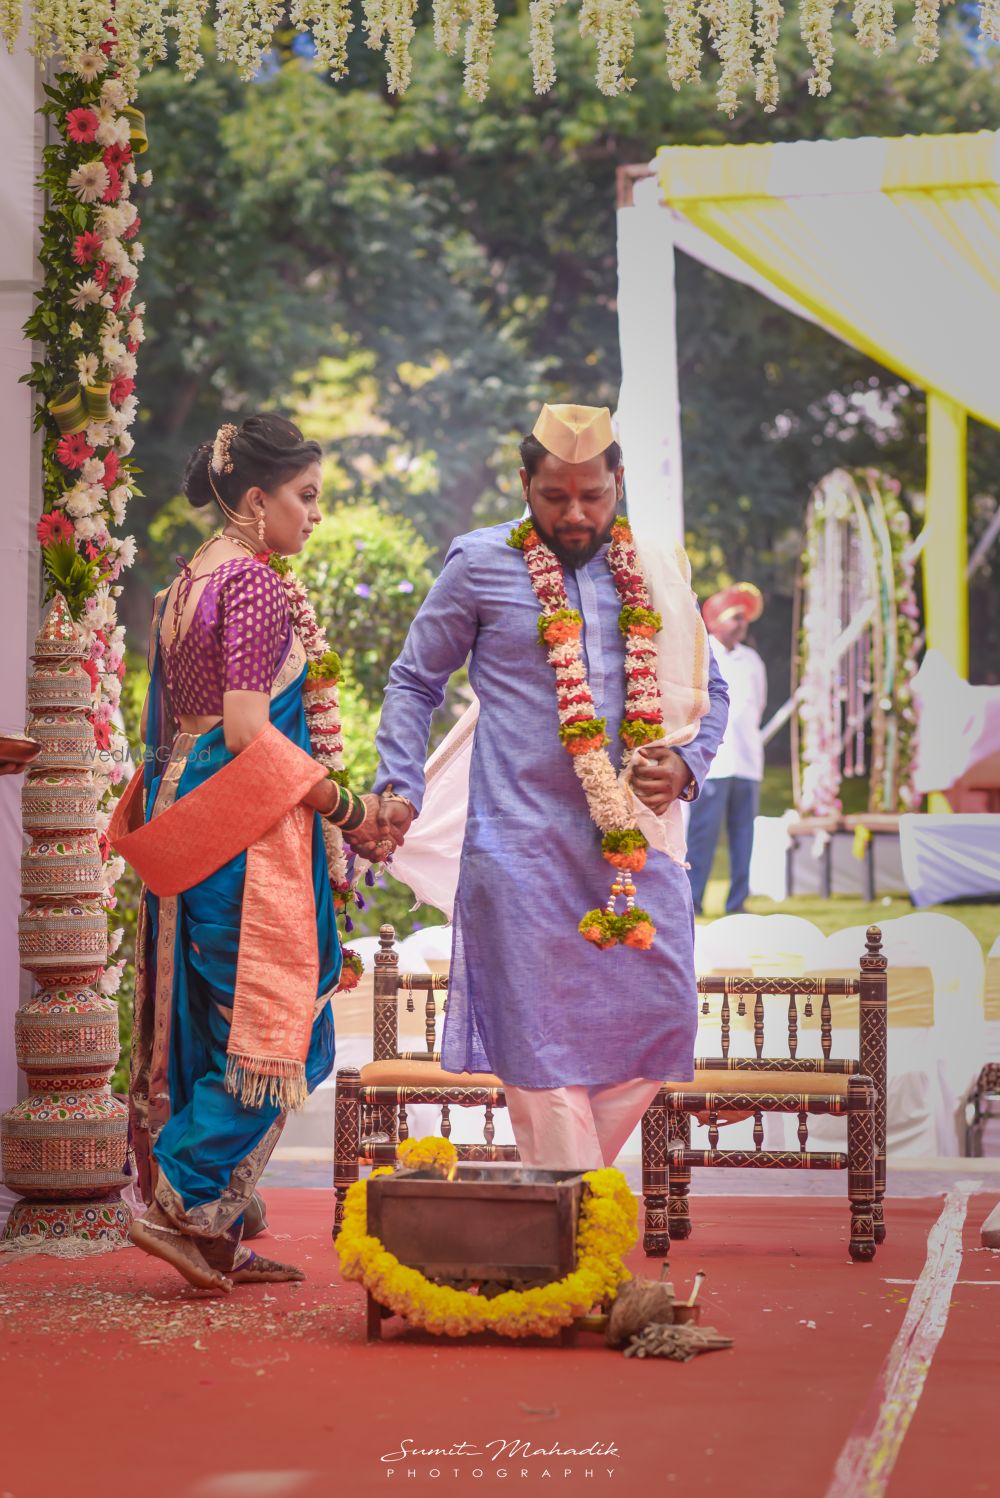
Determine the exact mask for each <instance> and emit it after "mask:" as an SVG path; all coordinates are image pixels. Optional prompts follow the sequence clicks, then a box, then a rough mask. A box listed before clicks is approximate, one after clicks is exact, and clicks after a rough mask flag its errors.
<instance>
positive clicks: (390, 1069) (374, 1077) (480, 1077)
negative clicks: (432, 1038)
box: [361, 1059, 503, 1088]
mask: <svg viewBox="0 0 1000 1498" xmlns="http://www.w3.org/2000/svg"><path fill="white" fill-rule="evenodd" d="M361 1085H362V1087H500V1088H502V1087H503V1083H502V1082H501V1080H500V1078H499V1077H495V1076H494V1075H493V1073H492V1072H485V1071H463V1072H454V1071H445V1070H444V1068H443V1067H442V1066H439V1064H438V1063H437V1062H436V1061H399V1060H392V1059H390V1060H388V1061H369V1062H367V1063H366V1064H365V1065H364V1066H363V1067H362V1068H361Z"/></svg>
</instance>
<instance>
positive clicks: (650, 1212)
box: [642, 1092, 670, 1258]
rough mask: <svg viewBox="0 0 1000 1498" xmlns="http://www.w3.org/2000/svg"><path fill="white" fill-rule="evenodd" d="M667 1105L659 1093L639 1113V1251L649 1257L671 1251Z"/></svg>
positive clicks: (663, 1255) (663, 1095)
mask: <svg viewBox="0 0 1000 1498" xmlns="http://www.w3.org/2000/svg"><path fill="white" fill-rule="evenodd" d="M667 1106H668V1105H667V1099H666V1095H665V1093H663V1092H658V1093H657V1094H656V1096H655V1098H654V1099H653V1101H652V1102H651V1103H650V1105H649V1107H648V1108H647V1109H646V1111H645V1113H644V1114H643V1115H642V1202H643V1211H644V1225H643V1233H642V1251H643V1253H645V1254H648V1255H649V1257H650V1258H664V1257H665V1255H666V1254H668V1253H669V1252H670V1236H669V1233H668V1231H667V1196H668V1195H669V1191H670V1174H669V1170H668V1166H667Z"/></svg>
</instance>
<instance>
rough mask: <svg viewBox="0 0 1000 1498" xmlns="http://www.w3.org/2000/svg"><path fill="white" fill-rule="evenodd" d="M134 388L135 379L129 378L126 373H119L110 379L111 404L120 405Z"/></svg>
mask: <svg viewBox="0 0 1000 1498" xmlns="http://www.w3.org/2000/svg"><path fill="white" fill-rule="evenodd" d="M134 389H135V381H134V380H130V379H129V377H128V375H119V376H118V378H117V379H116V380H112V381H111V404H112V405H113V406H120V405H122V403H123V402H124V401H126V400H127V399H128V397H129V396H130V395H131V394H132V392H133V390H134Z"/></svg>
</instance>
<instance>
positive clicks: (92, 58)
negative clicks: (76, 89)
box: [72, 47, 108, 83]
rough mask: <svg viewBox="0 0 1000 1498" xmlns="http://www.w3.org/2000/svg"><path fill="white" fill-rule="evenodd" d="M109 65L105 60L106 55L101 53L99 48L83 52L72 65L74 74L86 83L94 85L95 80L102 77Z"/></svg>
mask: <svg viewBox="0 0 1000 1498" xmlns="http://www.w3.org/2000/svg"><path fill="white" fill-rule="evenodd" d="M107 65H108V64H107V59H106V58H105V56H104V53H103V52H99V51H98V50H97V48H96V47H94V48H92V49H90V50H88V51H86V52H81V53H80V55H79V57H78V58H77V59H76V61H75V62H74V63H73V64H72V68H73V72H74V73H75V74H76V75H77V77H78V78H82V79H83V81H84V83H93V81H94V79H95V78H99V77H100V76H101V74H102V73H103V72H104V69H105V68H106V67H107Z"/></svg>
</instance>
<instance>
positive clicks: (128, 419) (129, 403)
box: [119, 395, 139, 426]
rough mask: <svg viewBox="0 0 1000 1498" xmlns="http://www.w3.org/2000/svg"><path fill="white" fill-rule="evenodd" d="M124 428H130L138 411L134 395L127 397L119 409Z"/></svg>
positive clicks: (137, 403)
mask: <svg viewBox="0 0 1000 1498" xmlns="http://www.w3.org/2000/svg"><path fill="white" fill-rule="evenodd" d="M119 409H120V410H121V413H122V417H123V419H124V422H125V425H126V426H131V425H132V423H133V421H135V418H136V416H137V415H138V411H139V402H138V400H137V399H136V397H135V396H134V395H127V396H126V397H125V399H124V400H123V401H122V403H121V406H120V408H119Z"/></svg>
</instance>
